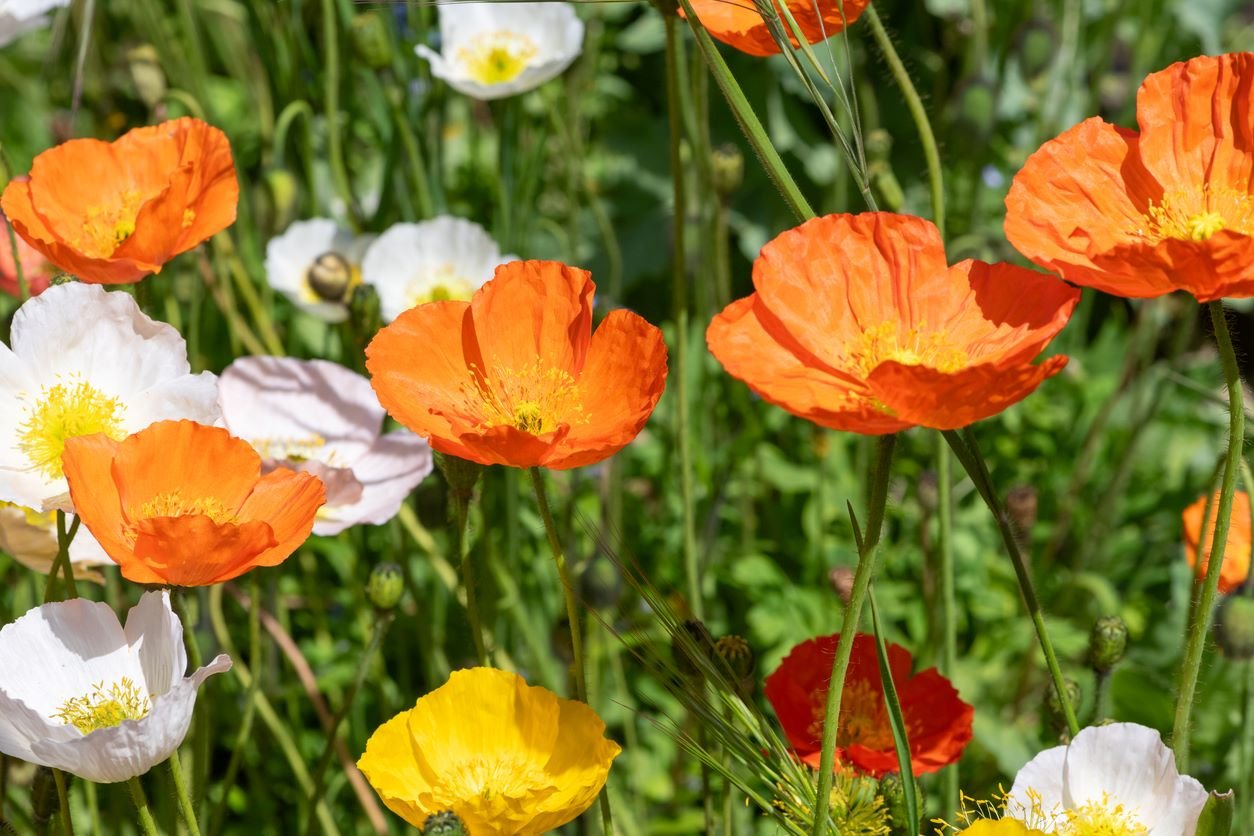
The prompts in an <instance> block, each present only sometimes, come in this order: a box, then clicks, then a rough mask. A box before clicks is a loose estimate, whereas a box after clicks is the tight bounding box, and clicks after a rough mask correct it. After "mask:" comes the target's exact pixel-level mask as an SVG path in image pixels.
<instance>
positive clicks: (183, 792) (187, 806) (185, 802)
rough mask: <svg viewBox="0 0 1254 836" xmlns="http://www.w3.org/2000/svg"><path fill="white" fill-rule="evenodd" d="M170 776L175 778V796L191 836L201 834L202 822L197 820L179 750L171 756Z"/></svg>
mask: <svg viewBox="0 0 1254 836" xmlns="http://www.w3.org/2000/svg"><path fill="white" fill-rule="evenodd" d="M170 777H171V778H173V779H174V796H175V798H176V799H177V800H178V804H179V813H181V814H182V816H183V823H184V824H186V825H187V831H188V832H189V833H190V834H191V836H200V824H199V823H198V822H197V821H196V808H195V807H194V806H192V796H191V793H190V792H188V790H187V778H186V777H184V775H183V764H182V762H181V761H180V760H179V753H178V750H177V749H175V750H174V754H173V755H171V756H170Z"/></svg>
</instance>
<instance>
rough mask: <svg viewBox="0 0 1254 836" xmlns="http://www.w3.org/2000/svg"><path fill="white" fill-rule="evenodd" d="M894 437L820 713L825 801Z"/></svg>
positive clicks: (875, 481) (819, 825)
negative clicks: (841, 706) (846, 679)
mask: <svg viewBox="0 0 1254 836" xmlns="http://www.w3.org/2000/svg"><path fill="white" fill-rule="evenodd" d="M896 440H897V436H895V435H885V436H881V437H880V439H879V444H878V445H877V448H876V456H875V463H874V465H873V469H872V471H871V483H870V493H869V495H868V505H869V508H868V513H867V528H866V534H865V536H864V537H863V540H862V543H861V545H860V547H859V548H858V568H857V570H856V571H855V572H854V576H853V590H852V591H851V592H850V595H849V604H848V605H847V606H846V607H845V614H844V618H843V619H842V622H841V626H840V639H839V641H838V642H837V645H836V656H835V658H834V659H833V660H832V678H831V681H830V683H829V684H828V688H827V705H826V707H825V708H824V711H823V748H822V751H821V754H820V756H819V786H818V793H817V795H816V796H815V797H816V798H821V799H826V798H827V797H828V796H830V795H831V792H832V774H833V771H834V769H835V766H836V731H837V728H838V726H839V720H840V702H841V697H842V696H843V692H844V690H845V674H846V673H848V671H849V657H850V655H851V654H852V653H853V640H854V637H855V636H856V635H857V633H858V622H859V620H860V618H861V617H862V603H863V601H865V600H866V596H867V590H868V589H869V588H870V586H871V577H872V576H873V575H874V574H875V564H876V554H877V553H878V549H879V543H880V531H881V529H882V528H883V527H884V509H885V506H886V505H887V502H888V476H889V470H890V468H891V466H892V461H893V446H894V444H895V443H896ZM814 806H815V814H814V824H813V828H812V830H811V832H812V833H813V834H814V836H823V834H825V833H827V826H828V820H829V816H828V808H827V805H825V804H815V805H814Z"/></svg>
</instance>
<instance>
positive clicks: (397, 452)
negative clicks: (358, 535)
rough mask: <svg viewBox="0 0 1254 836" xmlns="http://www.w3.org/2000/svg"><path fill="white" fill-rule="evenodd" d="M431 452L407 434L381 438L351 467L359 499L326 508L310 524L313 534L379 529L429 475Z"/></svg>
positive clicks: (406, 431) (392, 433)
mask: <svg viewBox="0 0 1254 836" xmlns="http://www.w3.org/2000/svg"><path fill="white" fill-rule="evenodd" d="M431 468H432V457H431V448H430V447H429V446H427V442H426V441H425V440H424V439H422V438H420V437H419V436H416V435H414V434H413V433H411V432H409V431H408V430H398V431H396V432H391V433H388V434H387V435H384V436H382V437H381V438H380V439H379V440H378V441H377V442H376V443H375V445H374V447H372V448H371V450H370V452H368V453H367V454H366V455H365V456H363V457H362V458H360V459H358V460H357V461H356V462H354V463H353V475H354V476H356V477H357V481H359V482H360V483H361V485H362V492H361V499H359V500H357V502H354V503H353V504H352V505H337V506H327V507H325V508H324V509H322V511H320V512H319V514H318V519H317V521H316V522H314V528H313V530H314V534H321V535H332V534H339V533H340V532H341V531H343V530H344V529H346V528H348V527H350V526H354V525H359V524H361V523H370V524H371V525H381V524H383V523H385V522H387V521H388V520H390V519H392V517H394V516H396V512H397V511H399V510H400V508H401V503H403V502H404V501H405V498H406V497H407V496H409V494H410V492H411V491H412V490H413V489H414V488H415V487H416V486H417V485H418V483H420V482H421V481H422V480H423V479H425V478H427V476H428V475H430V473H431Z"/></svg>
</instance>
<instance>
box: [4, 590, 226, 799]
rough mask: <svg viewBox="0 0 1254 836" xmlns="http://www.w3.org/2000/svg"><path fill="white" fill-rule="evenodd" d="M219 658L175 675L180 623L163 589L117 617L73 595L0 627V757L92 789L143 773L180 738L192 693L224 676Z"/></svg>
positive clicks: (183, 659) (180, 668)
mask: <svg viewBox="0 0 1254 836" xmlns="http://www.w3.org/2000/svg"><path fill="white" fill-rule="evenodd" d="M230 668H231V660H230V659H229V658H228V657H227V656H218V657H217V658H216V659H214V660H213V661H212V662H210V663H209V664H208V665H205V666H204V667H203V668H201V669H200V670H198V671H196V672H195V673H193V674H192V675H191V676H184V672H185V671H186V670H187V653H186V651H185V650H184V648H183V625H182V624H181V623H180V622H179V619H178V616H177V615H175V614H174V612H173V611H172V610H171V609H170V593H169V592H168V591H161V592H146V593H144V595H143V597H142V598H140V600H139V604H138V605H137V606H135V607H134V608H133V609H132V610H131V611H130V613H128V614H127V616H126V626H125V627H123V626H122V624H121V623H120V622H119V621H118V617H117V615H116V614H115V613H114V612H113V610H111V609H109V607H108V605H106V604H101V603H95V602H92V601H87V600H84V599H82V598H74V599H72V600H69V601H60V602H56V603H52V604H44V605H43V606H41V607H36V608H35V609H33V610H31V611H29V612H28V613H26V614H25V615H23V616H22V617H21V618H19V619H18V620H17V621H15V622H13V623H12V624H9V625H8V626H6V627H5V628H4V629H2V630H0V752H2V753H4V754H6V755H8V756H9V757H11V758H18V759H20V760H24V761H28V762H30V763H34V764H40V765H42V766H48V767H52V768H54V769H62V770H64V771H66V772H69V773H71V774H73V775H77V776H79V777H80V778H85V779H86V780H88V781H96V782H98V783H105V784H110V783H116V782H118V781H126V780H129V779H131V778H134V777H136V776H138V775H143V774H144V773H145V772H147V771H148V770H150V769H152V768H153V767H154V766H156V765H157V764H159V763H161V762H162V761H164V760H166V759H167V758H169V757H170V755H172V754H173V753H174V751H175V750H176V749H178V747H179V745H180V744H181V743H182V742H183V738H184V737H186V736H187V729H188V727H189V726H190V725H191V721H192V712H193V710H194V709H195V707H196V692H197V690H198V689H199V688H200V686H201V684H202V683H203V682H204V681H205V679H207V678H208V677H209V676H210V675H212V674H215V673H222V672H223V671H226V670H230Z"/></svg>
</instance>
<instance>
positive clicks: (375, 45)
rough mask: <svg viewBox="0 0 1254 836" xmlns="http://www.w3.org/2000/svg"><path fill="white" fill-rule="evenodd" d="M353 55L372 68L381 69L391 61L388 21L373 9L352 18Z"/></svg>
mask: <svg viewBox="0 0 1254 836" xmlns="http://www.w3.org/2000/svg"><path fill="white" fill-rule="evenodd" d="M352 40H353V55H355V56H356V57H357V60H358V61H361V62H362V63H363V64H365V65H366V66H367V67H369V68H370V69H372V70H382V69H385V68H387V67H388V66H390V65H391V63H392V38H391V34H390V33H389V32H388V23H387V21H386V20H384V19H383V16H382V15H380V14H379V12H377V11H375V10H373V9H372V10H370V11H365V12H361V13H360V14H358V15H357V16H356V17H354V18H353V29H352Z"/></svg>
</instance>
